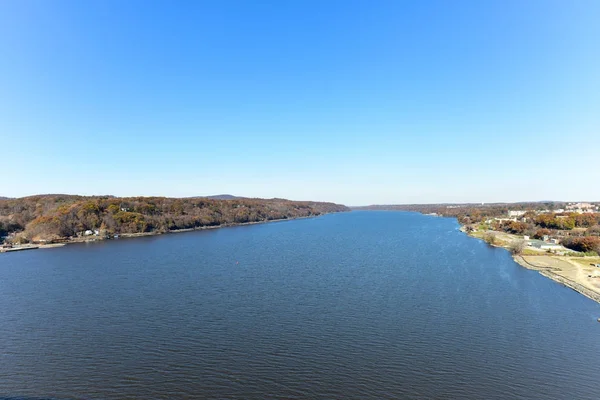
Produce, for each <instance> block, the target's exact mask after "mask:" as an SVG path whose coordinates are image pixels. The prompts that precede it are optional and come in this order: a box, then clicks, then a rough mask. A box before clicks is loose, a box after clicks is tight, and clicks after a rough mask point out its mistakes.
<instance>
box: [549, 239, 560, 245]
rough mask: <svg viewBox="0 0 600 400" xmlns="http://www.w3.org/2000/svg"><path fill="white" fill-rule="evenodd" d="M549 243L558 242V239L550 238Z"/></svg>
mask: <svg viewBox="0 0 600 400" xmlns="http://www.w3.org/2000/svg"><path fill="white" fill-rule="evenodd" d="M550 243H553V244H560V243H559V240H558V239H550Z"/></svg>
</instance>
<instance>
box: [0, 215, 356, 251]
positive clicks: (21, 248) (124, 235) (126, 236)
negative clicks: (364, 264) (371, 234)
mask: <svg viewBox="0 0 600 400" xmlns="http://www.w3.org/2000/svg"><path fill="white" fill-rule="evenodd" d="M338 212H344V211H338ZM336 213H337V212H327V213H323V214H319V215H309V216H306V217H292V218H280V219H271V220H266V221H250V222H239V223H235V222H234V223H226V224H221V225H211V226H201V227H198V228H184V229H173V230H169V231H166V232H160V231H152V232H138V233H119V234H118V239H131V238H138V237H146V236H159V235H168V234H172V233H183V232H195V231H203V230H209V229H221V228H233V227H237V226H247V225H258V224H268V223H271V222H283V221H295V220H299V219H311V218H318V217H322V216H324V215H328V214H336ZM118 239H115V238H106V237H98V236H92V237H80V238H75V239H69V240H66V241H64V242H60V243H49V244H27V245H23V246H17V247H13V248H8V249H3V248H0V253H13V252H18V251H25V250H36V249H52V248H56V247H64V246H66V245H68V244H74V243H93V242H104V241H107V240H118Z"/></svg>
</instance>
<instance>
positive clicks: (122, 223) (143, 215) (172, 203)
mask: <svg viewBox="0 0 600 400" xmlns="http://www.w3.org/2000/svg"><path fill="white" fill-rule="evenodd" d="M348 210H349V209H348V208H347V207H346V206H343V205H339V204H334V203H322V202H311V201H290V200H281V199H241V198H234V199H228V200H222V199H210V198H167V197H125V198H119V197H113V196H73V195H39V196H29V197H23V198H19V199H3V200H0V236H4V235H7V234H18V237H19V238H23V241H25V240H28V241H34V242H35V241H56V240H68V239H69V238H73V237H77V236H81V235H82V233H83V232H86V231H96V230H97V231H99V234H100V235H102V236H110V235H113V234H134V233H145V232H156V233H161V232H168V231H171V230H178V229H197V228H202V227H214V226H221V225H232V224H242V223H248V222H260V221H271V220H282V219H290V218H299V217H310V216H318V215H322V214H326V213H331V212H340V211H348Z"/></svg>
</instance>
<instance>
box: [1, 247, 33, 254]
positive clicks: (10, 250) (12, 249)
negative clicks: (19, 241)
mask: <svg viewBox="0 0 600 400" xmlns="http://www.w3.org/2000/svg"><path fill="white" fill-rule="evenodd" d="M39 248H40V246H17V247H4V248H0V253H10V252H12V251H24V250H35V249H39Z"/></svg>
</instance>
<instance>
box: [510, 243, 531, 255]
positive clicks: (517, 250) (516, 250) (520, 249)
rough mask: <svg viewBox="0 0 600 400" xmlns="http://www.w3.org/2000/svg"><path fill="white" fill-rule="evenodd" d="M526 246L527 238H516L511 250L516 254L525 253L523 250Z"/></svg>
mask: <svg viewBox="0 0 600 400" xmlns="http://www.w3.org/2000/svg"><path fill="white" fill-rule="evenodd" d="M526 248H527V242H526V241H525V240H514V241H513V242H512V243H511V244H510V252H511V253H512V254H515V255H518V254H523V251H525V249H526Z"/></svg>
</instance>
